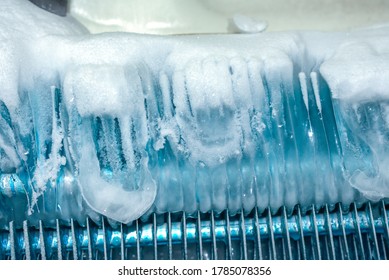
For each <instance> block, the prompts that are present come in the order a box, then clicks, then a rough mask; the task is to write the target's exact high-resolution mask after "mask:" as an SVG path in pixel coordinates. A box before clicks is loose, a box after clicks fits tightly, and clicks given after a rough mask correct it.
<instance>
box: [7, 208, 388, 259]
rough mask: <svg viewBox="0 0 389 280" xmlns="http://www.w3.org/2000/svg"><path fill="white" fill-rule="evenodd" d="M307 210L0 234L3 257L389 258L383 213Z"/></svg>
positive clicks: (177, 216)
mask: <svg viewBox="0 0 389 280" xmlns="http://www.w3.org/2000/svg"><path fill="white" fill-rule="evenodd" d="M342 208H343V207H342V206H341V205H337V206H336V207H335V208H334V209H331V210H329V207H328V206H324V207H322V208H321V209H320V210H318V211H317V210H316V209H315V207H312V209H311V210H310V211H308V212H307V213H306V214H305V215H302V214H301V211H300V208H299V207H296V209H295V211H294V212H293V214H292V215H287V212H286V210H285V209H281V210H280V211H279V213H277V215H272V214H271V213H270V211H265V212H264V213H259V212H258V211H257V209H255V210H254V211H252V212H251V213H250V214H248V215H243V214H242V213H241V214H238V215H234V216H230V215H229V213H228V211H225V212H223V213H221V214H216V213H213V212H211V213H208V214H201V213H197V215H192V216H190V217H189V216H188V215H186V214H185V213H167V214H165V215H155V214H154V215H152V216H151V217H150V218H149V220H148V221H141V220H137V221H135V222H134V223H133V224H132V225H130V226H127V225H119V226H117V227H115V228H112V227H111V226H110V225H109V223H108V222H107V221H106V220H105V219H104V218H102V220H101V223H100V225H97V224H95V223H93V222H91V221H90V220H87V221H86V225H85V226H84V227H81V226H79V225H78V224H77V223H76V222H75V221H70V223H67V225H63V224H62V223H61V222H60V221H57V223H56V227H55V228H47V227H45V226H44V223H43V222H40V223H39V226H38V227H31V226H29V225H28V222H24V223H23V226H22V227H21V228H15V225H14V223H13V222H11V223H10V224H9V228H8V229H7V230H2V231H0V258H1V259H388V250H389V226H388V222H389V221H388V215H389V212H388V211H389V209H388V208H389V207H388V205H386V204H385V203H384V202H383V201H382V202H380V203H377V204H374V205H372V204H370V203H367V204H365V205H364V206H363V207H360V208H359V209H357V208H356V206H355V205H351V207H350V208H349V209H347V211H346V210H344V209H342Z"/></svg>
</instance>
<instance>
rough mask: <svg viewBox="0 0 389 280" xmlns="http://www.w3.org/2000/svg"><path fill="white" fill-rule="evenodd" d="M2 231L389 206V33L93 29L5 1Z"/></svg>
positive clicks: (0, 50)
mask: <svg viewBox="0 0 389 280" xmlns="http://www.w3.org/2000/svg"><path fill="white" fill-rule="evenodd" d="M0 39H1V40H0V69H1V70H0V193H1V197H0V224H1V226H6V225H7V223H8V222H9V221H11V220H13V221H15V222H16V223H17V224H18V223H19V224H21V222H22V221H23V220H25V219H28V220H29V221H30V222H31V223H34V222H36V221H37V220H38V219H43V220H44V221H45V222H47V223H50V222H52V221H54V220H55V219H57V218H58V219H63V220H67V219H70V218H73V219H75V220H78V221H79V222H80V223H83V222H84V221H85V218H86V217H87V216H89V217H91V218H92V219H93V220H96V221H98V220H99V217H100V215H104V216H106V217H108V218H109V219H110V221H112V222H115V221H118V222H123V223H130V222H131V221H133V220H135V219H137V218H139V217H141V216H143V215H147V214H149V213H152V212H157V213H163V212H166V211H173V212H174V211H186V212H188V213H193V212H195V211H197V210H200V211H202V212H207V211H210V210H214V211H216V212H220V211H223V210H225V209H229V211H230V213H236V212H238V211H241V210H242V209H243V211H246V212H249V211H250V210H252V209H253V208H254V207H258V209H260V210H264V209H266V208H267V207H270V209H271V210H272V211H274V212H275V211H277V210H278V209H279V208H280V207H282V206H286V208H287V209H288V210H292V209H293V207H294V206H295V205H297V204H300V205H301V206H302V208H303V209H307V208H309V207H310V205H312V204H315V205H316V206H317V207H320V206H321V205H323V204H330V205H333V204H336V203H338V202H342V203H344V204H345V205H348V204H350V203H352V202H354V201H357V202H363V201H366V200H378V199H381V198H386V197H389V177H388V174H389V167H388V166H389V79H387V76H388V75H389V56H388V54H389V28H388V27H380V28H372V29H365V30H359V31H353V32H350V33H320V32H297V31H296V32H283V33H282V32H279V33H258V34H232V35H201V36H197V35H186V36H151V35H139V34H130V33H106V34H99V35H90V34H88V33H87V31H86V30H85V29H84V28H83V27H82V26H80V25H78V24H77V23H76V22H75V21H73V20H72V19H71V18H69V17H65V18H61V17H58V16H55V15H52V14H49V13H48V12H45V11H42V10H40V9H39V8H37V7H35V6H34V5H33V4H31V3H29V2H27V1H22V0H17V1H15V0H13V1H11V0H3V1H1V3H0Z"/></svg>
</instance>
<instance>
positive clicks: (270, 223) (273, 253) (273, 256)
mask: <svg viewBox="0 0 389 280" xmlns="http://www.w3.org/2000/svg"><path fill="white" fill-rule="evenodd" d="M267 221H268V224H267V229H268V231H269V240H270V245H271V246H270V247H271V251H270V252H271V256H269V257H270V259H273V260H276V259H277V252H276V244H275V240H274V229H273V218H272V216H271V212H270V208H267Z"/></svg>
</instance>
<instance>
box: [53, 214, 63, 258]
mask: <svg viewBox="0 0 389 280" xmlns="http://www.w3.org/2000/svg"><path fill="white" fill-rule="evenodd" d="M55 229H56V234H57V255H58V260H62V240H61V228H60V225H59V220H58V219H56V221H55Z"/></svg>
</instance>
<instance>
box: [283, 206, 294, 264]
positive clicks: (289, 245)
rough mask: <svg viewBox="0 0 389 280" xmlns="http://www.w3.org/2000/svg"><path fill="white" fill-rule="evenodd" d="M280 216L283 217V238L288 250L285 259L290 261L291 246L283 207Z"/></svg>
mask: <svg viewBox="0 0 389 280" xmlns="http://www.w3.org/2000/svg"><path fill="white" fill-rule="evenodd" d="M282 216H283V220H282V221H283V228H284V231H285V237H286V244H287V249H288V257H287V258H286V259H289V260H291V259H292V245H291V243H290V235H289V228H288V225H289V224H288V217H287V215H286V208H285V206H283V207H282Z"/></svg>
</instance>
